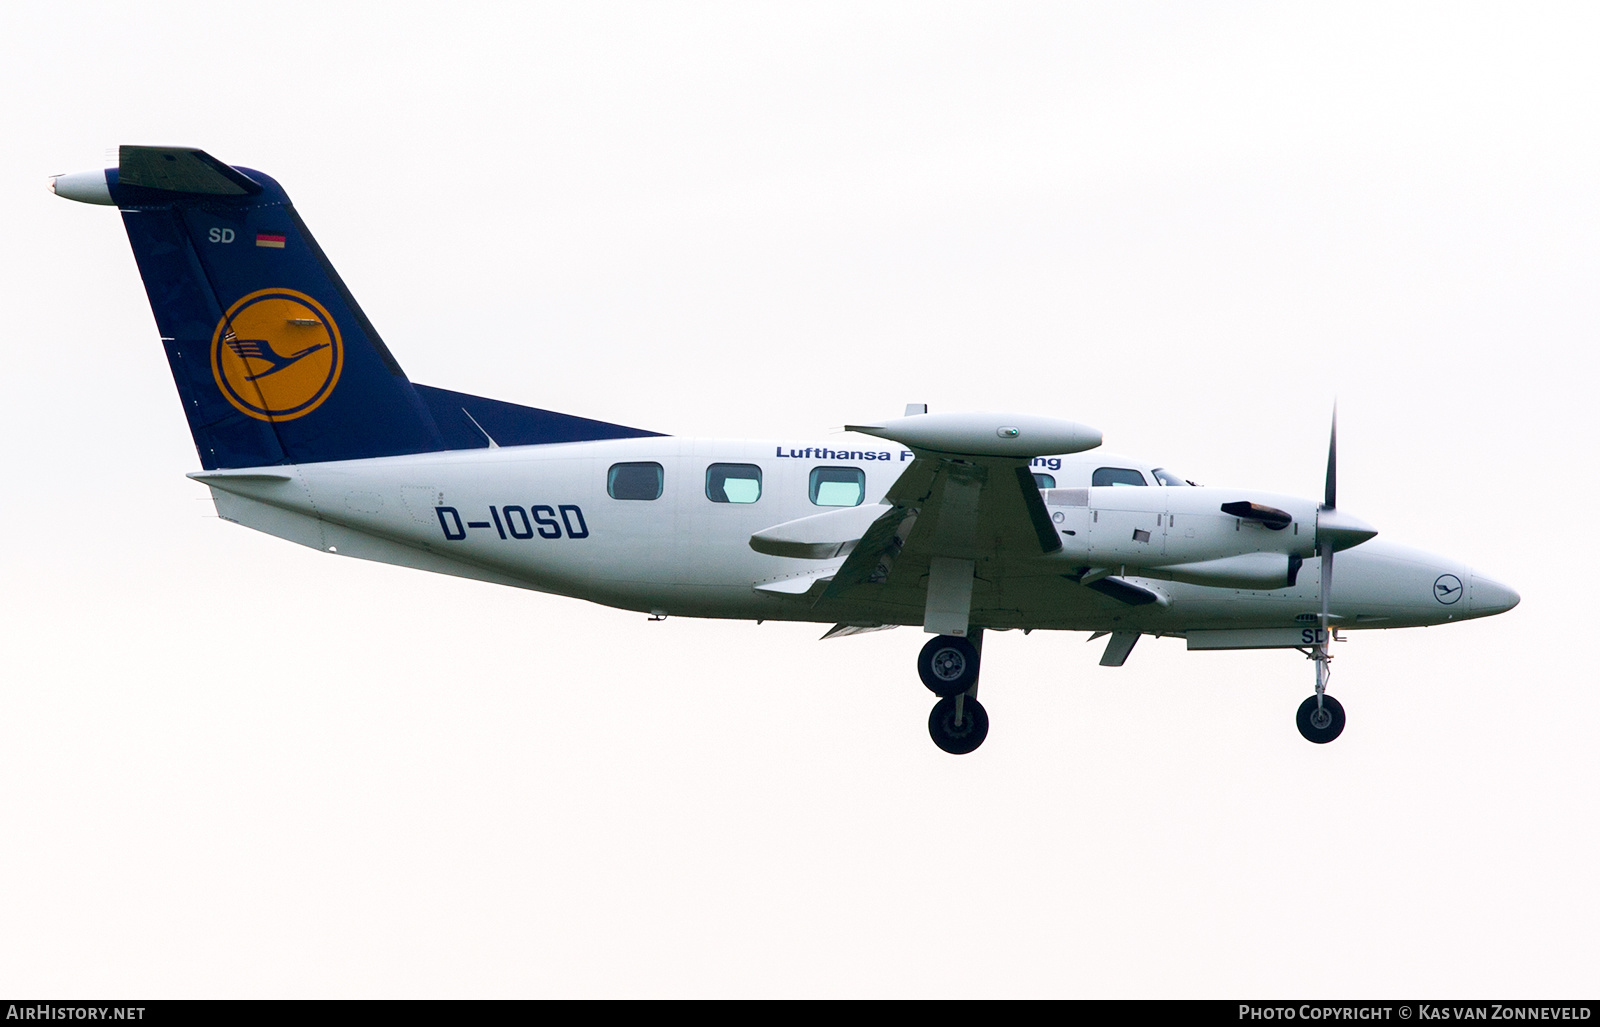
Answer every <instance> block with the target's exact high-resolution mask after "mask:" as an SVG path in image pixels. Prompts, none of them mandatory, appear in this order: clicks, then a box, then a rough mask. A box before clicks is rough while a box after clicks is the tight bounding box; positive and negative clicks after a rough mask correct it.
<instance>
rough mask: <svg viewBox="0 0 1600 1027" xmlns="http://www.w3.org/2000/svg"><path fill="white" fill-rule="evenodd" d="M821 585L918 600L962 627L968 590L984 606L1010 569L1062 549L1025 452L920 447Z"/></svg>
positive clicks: (943, 621)
mask: <svg viewBox="0 0 1600 1027" xmlns="http://www.w3.org/2000/svg"><path fill="white" fill-rule="evenodd" d="M884 501H885V502H886V503H888V504H890V507H889V510H888V511H887V512H885V513H884V514H883V515H882V516H881V517H879V518H878V519H877V520H876V521H874V522H873V523H872V526H871V527H870V528H868V529H867V531H866V533H865V534H864V535H863V536H862V538H861V541H860V542H859V543H858V544H857V545H856V547H855V549H854V550H853V551H852V552H851V554H850V556H849V558H847V559H846V560H845V562H844V564H843V565H842V566H841V567H840V568H839V570H838V572H837V573H836V574H835V575H834V578H833V581H832V582H830V583H829V585H828V587H827V589H826V590H825V591H824V592H823V598H825V599H840V600H845V601H854V602H876V603H888V604H891V605H895V606H901V607H914V608H921V609H923V610H924V611H925V616H924V623H925V625H926V626H927V627H928V628H929V629H930V630H938V631H939V632H941V633H943V634H953V635H965V634H966V632H967V618H968V615H969V612H970V609H971V607H972V604H973V592H974V589H976V590H977V591H978V592H979V602H980V604H981V605H984V606H990V605H993V602H994V598H995V597H994V593H995V592H996V590H997V588H998V587H999V586H1000V585H1001V583H1002V582H1003V580H1004V579H1005V578H1006V576H1007V575H1009V574H1012V573H1025V571H1024V568H1025V566H1026V565H1027V564H1037V563H1038V562H1040V561H1041V559H1042V558H1043V557H1045V556H1047V555H1048V554H1050V553H1053V552H1055V551H1057V550H1059V549H1060V548H1061V537H1060V536H1059V535H1058V534H1057V533H1056V530H1055V526H1054V525H1053V524H1052V523H1051V520H1050V515H1049V513H1048V512H1047V511H1046V510H1045V506H1044V501H1043V499H1041V498H1040V495H1039V488H1038V486H1037V485H1036V484H1035V483H1034V480H1033V474H1032V472H1031V471H1030V470H1029V468H1028V461H1027V460H1026V459H1019V458H1008V457H981V456H960V457H956V456H943V455H937V454H929V453H923V452H918V453H917V457H916V459H914V460H913V461H912V462H911V463H910V464H909V465H908V466H907V467H906V470H905V472H904V473H903V474H901V476H900V479H899V480H898V481H896V482H895V483H894V485H893V487H891V488H890V489H889V492H888V494H887V495H886V496H885V497H884Z"/></svg>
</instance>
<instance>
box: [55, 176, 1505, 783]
mask: <svg viewBox="0 0 1600 1027" xmlns="http://www.w3.org/2000/svg"><path fill="white" fill-rule="evenodd" d="M51 188H52V190H53V191H54V192H55V193H56V194H57V195H59V196H62V197H64V198H67V199H71V200H76V201H80V202H84V203H90V204H100V205H107V206H115V207H117V208H118V209H119V211H120V213H121V215H122V221H123V226H124V228H125V229H126V231H127V234H128V240H129V242H130V244H131V245H132V248H133V253H134V257H135V260H136V261H137V264H138V267H139V273H140V275H141V277H142V278H143V280H144V285H145V290H146V292H147V294H148V295H149V298H150V305H151V309H152V312H153V313H154V315H155V321H156V325H157V327H158V329H159V331H160V334H161V342H162V345H163V347H164V349H165V350H166V354H167V360H168V362H169V364H170V366H171V370H172V374H173V379H174V382H175V383H176V385H177V390H178V396H179V399H180V400H181V402H182V404H183V408H184V413H185V415H186V416H187V418H188V421H189V428H190V431H191V433H192V434H193V437H194V443H195V448H196V450H197V451H198V454H199V458H200V465H201V468H202V469H201V470H199V471H196V472H194V473H192V474H190V475H189V477H191V478H193V479H194V480H196V481H198V482H200V483H202V484H204V485H205V486H206V487H207V488H208V489H210V492H211V496H212V499H213V501H214V503H215V505H216V509H217V513H218V514H219V515H220V516H221V517H222V518H223V519H225V520H228V521H233V522H235V523H238V524H242V525H245V526H247V527H250V528H254V529H256V530H258V531H263V532H266V533H268V534H270V535H274V536H277V537H279V538H284V539H288V540H289V541H292V542H297V543H300V544H301V545H305V546H309V547H312V548H314V549H317V550H320V551H323V552H327V553H335V554H338V555H340V556H349V557H355V558H357V559H362V560H373V561H378V562H381V563H388V564H394V565H398V566H402V567H412V568H417V569H421V570H427V571H434V572H437V573H441V574H450V575H456V576H460V577H465V578H472V579H476V580H480V581H486V582H492V583H496V584H501V585H508V586H512V587H515V588H523V589H532V590H535V591H541V592H547V593H554V594H558V595H564V596H571V597H575V598H579V599H586V600H589V601H591V602H595V603H600V604H603V605H606V606H611V607H616V608H619V609H624V610H632V611H637V612H641V613H647V614H649V615H650V617H651V618H653V619H661V618H665V617H667V616H669V615H671V616H682V617H708V618H728V619H741V620H755V621H757V622H761V621H766V620H774V621H811V622H816V623H819V624H829V625H832V626H831V627H830V628H829V629H828V630H827V631H826V633H825V634H824V635H823V637H824V638H836V637H842V636H847V635H852V634H857V633H861V632H866V631H876V630H880V629H886V628H892V627H896V626H901V625H904V626H911V627H918V626H920V627H921V628H922V630H923V632H924V633H926V634H928V635H932V636H933V637H932V638H930V639H929V640H928V641H927V642H926V644H925V645H924V646H923V648H922V650H921V653H920V654H919V656H918V658H917V671H918V675H919V677H920V678H921V679H922V682H923V684H924V685H925V686H926V687H927V688H928V689H929V690H930V691H931V692H933V694H934V695H935V697H936V698H937V702H936V703H935V705H934V707H933V710H932V713H931V714H930V716H929V720H928V730H929V734H930V735H931V737H932V738H933V741H934V742H935V744H937V745H938V746H939V748H941V749H942V750H944V751H945V752H948V753H952V754H957V755H960V754H966V753H971V752H973V751H974V750H976V749H977V748H978V747H979V746H980V745H981V744H982V743H983V741H984V739H985V738H986V737H987V735H988V730H989V717H988V713H987V711H986V710H985V709H984V707H983V705H982V704H981V703H979V702H978V699H977V693H978V679H979V669H980V666H981V662H982V649H983V638H984V635H985V633H986V632H991V631H1009V630H1021V631H1023V632H1024V633H1028V632H1031V631H1033V630H1051V631H1087V632H1091V633H1092V635H1091V640H1093V639H1094V638H1098V637H1107V638H1108V642H1107V644H1106V648H1105V651H1104V654H1103V655H1102V657H1101V660H1100V663H1101V665H1102V666H1108V667H1120V666H1122V665H1123V664H1124V662H1125V661H1126V660H1127V659H1128V656H1129V654H1130V652H1131V651H1132V650H1133V647H1134V645H1135V643H1137V642H1138V640H1139V639H1140V638H1141V637H1143V636H1145V635H1152V636H1166V637H1176V638H1182V639H1184V640H1185V642H1186V645H1187V648H1188V649H1191V650H1231V649H1296V650H1299V651H1300V652H1302V653H1303V654H1304V655H1305V656H1307V657H1309V658H1310V659H1311V660H1312V661H1313V663H1314V665H1315V683H1314V689H1313V694H1312V695H1311V696H1310V697H1308V698H1307V699H1306V700H1305V701H1304V702H1303V703H1301V705H1300V707H1299V709H1298V710H1297V711H1296V718H1295V722H1296V725H1297V726H1298V728H1299V730H1300V733H1301V734H1302V735H1303V736H1304V737H1305V738H1306V739H1308V740H1309V741H1311V742H1315V743H1319V744H1322V743H1327V742H1331V741H1333V740H1334V739H1335V738H1337V737H1339V735H1340V734H1341V732H1342V731H1343V730H1344V725H1345V712H1344V708H1343V706H1342V705H1341V704H1340V703H1339V702H1338V700H1336V699H1335V698H1334V697H1333V696H1331V695H1328V694H1327V692H1326V687H1327V680H1328V670H1329V664H1330V663H1331V662H1332V660H1333V655H1332V653H1331V652H1330V649H1331V645H1332V643H1333V642H1342V641H1344V640H1345V637H1344V634H1343V632H1347V631H1365V630H1382V629H1390V628H1404V627H1417V626H1426V625H1434V624H1445V623H1452V622H1455V621H1463V620H1471V619H1474V618H1478V617H1487V616H1492V615H1495V614H1499V613H1504V612H1505V611H1507V610H1510V609H1511V608H1513V607H1514V606H1516V605H1517V603H1518V602H1519V601H1520V597H1519V596H1518V594H1517V592H1516V591H1515V590H1514V589H1512V588H1511V587H1509V586H1507V585H1505V584H1502V583H1501V582H1499V581H1496V580H1494V579H1493V578H1490V577H1488V576H1486V575H1484V574H1481V573H1479V572H1477V571H1475V570H1473V569H1472V568H1471V567H1469V566H1467V565H1465V564H1463V563H1460V562H1458V561H1455V560H1450V559H1447V558H1445V557H1441V556H1435V555H1432V554H1430V553H1425V552H1422V551H1420V550H1415V549H1410V548H1406V547H1403V546H1400V545H1397V544H1394V543H1391V542H1389V541H1388V540H1387V539H1378V538H1376V535H1377V531H1376V529H1374V528H1373V527H1371V526H1370V525H1368V524H1366V523H1364V522H1363V521H1361V520H1360V519H1358V518H1356V517H1354V516H1352V515H1350V514H1349V513H1346V512H1345V511H1343V510H1341V509H1340V508H1339V506H1338V504H1337V502H1336V500H1337V488H1336V463H1337V459H1336V458H1337V418H1336V417H1335V423H1334V428H1333V430H1332V431H1331V432H1330V436H1329V445H1328V461H1327V470H1326V477H1325V483H1324V491H1323V496H1322V499H1321V501H1320V502H1319V501H1317V500H1315V499H1301V498H1296V497H1292V496H1283V495H1275V494H1269V493H1266V492H1262V491H1258V490H1254V489H1247V488H1224V487H1208V486H1199V485H1195V484H1194V483H1192V482H1189V481H1187V480H1185V479H1184V478H1183V477H1182V476H1181V475H1178V474H1176V473H1175V472H1173V471H1171V470H1169V469H1167V468H1165V467H1161V466H1156V465H1152V464H1150V463H1148V462H1146V461H1143V460H1137V459H1132V458H1129V457H1125V456H1121V455H1117V454H1113V453H1109V452H1106V451H1104V450H1102V449H1100V446H1101V442H1102V435H1101V433H1100V432H1099V431H1097V430H1096V429H1093V428H1090V427H1087V426H1085V425H1082V424H1078V423H1075V422H1072V421H1066V420H1060V419H1057V418H1053V417H1043V416H1036V415H1027V414H1020V413H989V412H956V413H942V412H941V413H930V412H928V410H927V407H926V405H923V404H912V405H909V406H908V407H907V408H906V411H905V415H904V416H901V417H894V418H884V419H874V420H864V421H862V422H861V423H859V424H851V425H846V426H844V432H843V433H841V434H838V435H836V436H835V437H834V439H833V440H832V441H828V442H822V443H817V442H803V441H796V440H793V439H773V440H766V441H755V440H748V439H735V440H728V439H695V438H680V437H674V436H670V435H665V434H661V433H659V432H654V431H647V430H644V429H640V428H633V427H629V426H625V425H618V424H611V423H607V422H604V421H598V420H591V419H588V418H583V417H577V416H573V415H570V414H562V413H556V412H554V411H549V410H543V409H539V408H534V407H527V406H521V405H519V404H515V403H510V402H506V401H503V400H496V399H489V398H486V397H482V396H475V395H470V394H466V393H461V392H454V391H450V390H447V389H442V388H437V387H434V386H428V385H422V384H419V383H415V382H412V381H411V380H410V379H408V378H407V377H406V375H405V373H404V372H403V371H402V370H401V368H400V365H399V363H398V362H397V361H396V360H395V358H394V356H393V355H392V354H391V353H390V351H389V349H388V347H386V346H385V345H384V343H383V340H382V338H381V337H380V336H379V335H378V332H377V330H376V329H375V328H374V327H373V325H372V323H371V322H370V321H368V319H367V317H366V315H365V314H364V313H363V312H362V310H361V307H360V306H359V305H358V304H357V303H356V300H355V297H353V296H352V295H351V294H350V291H349V290H348V289H347V288H346V287H345V284H344V282H343V281H342V280H341V279H340V278H339V275H338V273H337V272H336V271H335V270H334V268H333V265H332V264H331V263H330V262H329V261H328V258H327V256H326V255H325V254H324V253H323V251H322V249H321V247H319V246H318V245H317V243H316V240H315V239H313V238H312V236H311V233H310V231H309V230H307V228H306V226H305V223H304V222H303V221H302V220H301V218H300V215H299V213H298V212H297V211H296V210H295V208H294V205H293V204H292V203H291V202H290V200H289V197H288V195H287V194H286V193H285V192H284V190H283V188H282V187H281V186H279V185H278V183H277V182H276V181H274V180H273V179H272V178H270V177H268V176H266V175H264V174H262V173H260V172H258V171H253V170H251V169H249V168H243V167H233V166H230V165H227V164H224V163H222V162H221V161H220V160H218V159H216V158H215V157H212V156H211V155H210V154H208V153H205V152H204V151H202V150H197V149H192V148H186V147H159V146H123V147H121V148H120V149H119V151H118V162H117V166H116V167H113V168H107V169H104V170H100V171H89V172H82V173H78V174H70V175H59V176H56V177H54V178H53V179H52V180H51ZM1336 554H1337V556H1338V560H1337V563H1338V567H1339V571H1338V575H1337V577H1335V575H1334V564H1335V555H1336Z"/></svg>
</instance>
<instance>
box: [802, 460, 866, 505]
mask: <svg viewBox="0 0 1600 1027" xmlns="http://www.w3.org/2000/svg"><path fill="white" fill-rule="evenodd" d="M866 495H867V473H866V472H865V471H863V470H862V469H861V468H859V467H813V468H812V469H811V501H812V502H813V503H815V504H816V505H818V506H860V505H861V500H863V499H865V498H866Z"/></svg>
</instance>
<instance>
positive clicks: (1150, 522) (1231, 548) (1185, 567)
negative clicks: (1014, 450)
mask: <svg viewBox="0 0 1600 1027" xmlns="http://www.w3.org/2000/svg"><path fill="white" fill-rule="evenodd" d="M1045 509H1046V511H1047V512H1048V513H1049V514H1050V520H1051V522H1052V523H1054V524H1055V526H1056V529H1057V531H1059V532H1060V533H1061V542H1062V550H1061V552H1060V554H1059V555H1058V557H1057V558H1058V559H1061V560H1063V561H1066V562H1068V563H1069V564H1070V565H1072V566H1074V567H1087V568H1091V569H1099V568H1126V573H1128V574H1138V573H1142V572H1144V571H1149V572H1150V573H1149V574H1148V575H1147V576H1149V577H1160V578H1168V579H1170V580H1173V581H1187V582H1190V583H1192V584H1197V585H1215V586H1218V587H1226V588H1260V589H1270V588H1283V587H1285V586H1287V585H1288V584H1290V583H1292V582H1293V580H1294V577H1295V575H1296V573H1297V572H1298V570H1299V566H1300V564H1301V562H1303V561H1304V560H1306V559H1308V558H1310V557H1312V556H1314V555H1315V553H1316V545H1317V504H1316V503H1315V502H1313V501H1311V500H1307V499H1296V498H1294V497H1292V496H1277V495H1271V494H1268V493H1261V492H1250V491H1246V490H1243V489H1231V488H1206V487H1192V488H1131V487H1116V486H1112V487H1100V488H1087V489H1049V490H1047V491H1046V492H1045Z"/></svg>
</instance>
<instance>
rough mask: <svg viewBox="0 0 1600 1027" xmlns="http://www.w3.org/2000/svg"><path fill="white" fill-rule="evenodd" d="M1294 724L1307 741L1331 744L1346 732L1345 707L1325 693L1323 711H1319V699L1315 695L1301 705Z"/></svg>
mask: <svg viewBox="0 0 1600 1027" xmlns="http://www.w3.org/2000/svg"><path fill="white" fill-rule="evenodd" d="M1294 723H1295V726H1296V727H1298V728H1299V729H1300V733H1301V734H1302V735H1304V736H1305V739H1306V741H1308V742H1316V743H1317V744H1319V745H1320V744H1323V743H1325V742H1331V741H1333V740H1334V739H1335V738H1338V737H1339V732H1341V731H1343V730H1344V707H1343V706H1340V705H1339V700H1337V699H1335V698H1334V697H1333V696H1331V695H1328V694H1326V693H1324V694H1323V696H1322V709H1320V710H1319V709H1317V697H1316V696H1314V695H1313V696H1312V697H1311V698H1309V699H1307V700H1306V701H1305V702H1303V703H1301V704H1300V710H1299V712H1298V713H1296V714H1295V715H1294Z"/></svg>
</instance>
